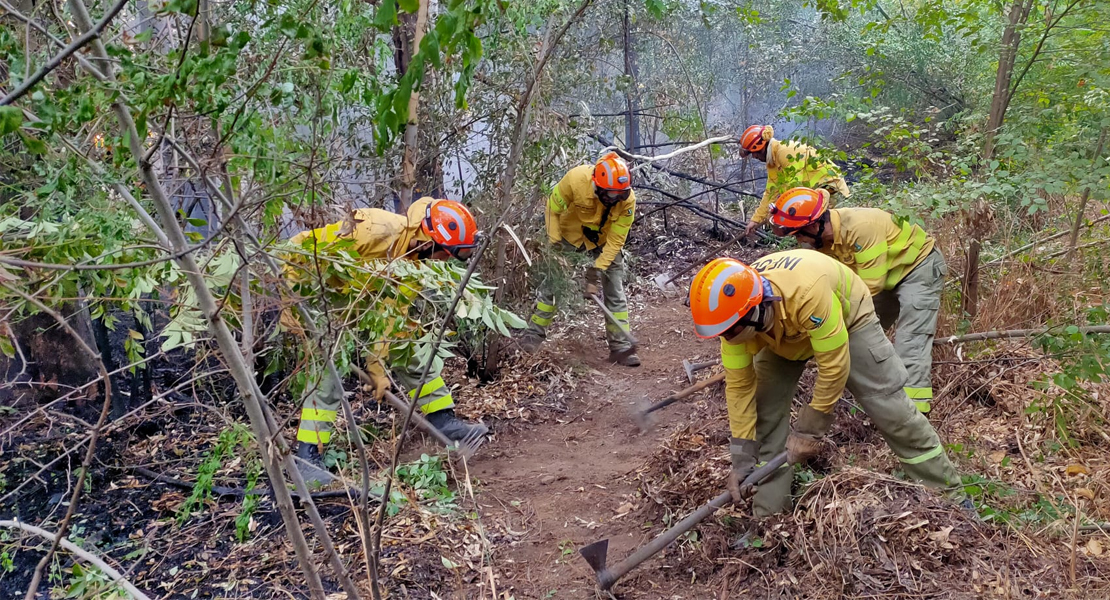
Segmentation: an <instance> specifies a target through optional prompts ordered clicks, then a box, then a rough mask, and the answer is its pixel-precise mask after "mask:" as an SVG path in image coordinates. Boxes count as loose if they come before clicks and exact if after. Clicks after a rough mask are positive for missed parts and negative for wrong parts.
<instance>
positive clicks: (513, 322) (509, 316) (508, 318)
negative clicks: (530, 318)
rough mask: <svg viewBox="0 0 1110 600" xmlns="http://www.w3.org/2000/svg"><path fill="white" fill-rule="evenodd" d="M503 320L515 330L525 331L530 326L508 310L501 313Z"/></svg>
mask: <svg viewBox="0 0 1110 600" xmlns="http://www.w3.org/2000/svg"><path fill="white" fill-rule="evenodd" d="M501 320H502V321H505V324H506V325H508V326H509V327H512V328H513V329H523V328H525V327H527V326H528V323H525V322H524V319H521V318H520V317H518V316H517V315H516V313H513V312H509V311H507V310H503V311H501Z"/></svg>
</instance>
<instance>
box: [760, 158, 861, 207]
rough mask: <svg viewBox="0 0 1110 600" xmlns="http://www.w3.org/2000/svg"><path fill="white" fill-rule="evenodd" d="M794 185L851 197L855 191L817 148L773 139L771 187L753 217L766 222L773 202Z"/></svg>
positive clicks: (764, 192)
mask: <svg viewBox="0 0 1110 600" xmlns="http://www.w3.org/2000/svg"><path fill="white" fill-rule="evenodd" d="M794 187H808V188H815V189H816V188H825V189H828V190H830V191H836V192H837V193H838V194H840V195H841V196H843V197H845V198H847V197H848V196H850V195H851V194H852V192H851V191H850V190H849V189H848V184H847V183H846V182H845V181H844V178H843V177H842V176H841V175H840V169H838V168H837V167H836V165H834V164H833V163H831V162H826V161H824V160H821V159H819V158H817V151H816V150H814V149H813V148H812V147H810V146H807V145H805V144H803V143H801V142H791V141H786V142H780V141H778V140H775V139H772V140H771V146H770V148H769V149H768V150H767V188H766V189H765V190H764V191H763V199H762V200H760V201H759V206H758V207H756V209H755V212H754V213H753V214H752V221H755V222H756V223H766V222H767V217H768V216H769V210H770V206H771V203H772V202H774V201H775V200H776V199H778V197H779V194H782V193H783V192H785V191H786V190H788V189H790V188H794Z"/></svg>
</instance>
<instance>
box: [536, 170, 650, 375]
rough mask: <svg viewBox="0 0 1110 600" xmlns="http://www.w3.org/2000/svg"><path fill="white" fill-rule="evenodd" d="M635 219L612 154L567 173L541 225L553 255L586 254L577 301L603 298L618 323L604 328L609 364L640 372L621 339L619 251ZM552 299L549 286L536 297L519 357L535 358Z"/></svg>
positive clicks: (628, 181)
mask: <svg viewBox="0 0 1110 600" xmlns="http://www.w3.org/2000/svg"><path fill="white" fill-rule="evenodd" d="M635 213H636V194H635V193H634V192H633V191H632V176H631V174H630V173H629V171H628V165H627V164H626V163H625V162H624V160H622V159H621V158H620V157H618V156H617V155H616V153H613V152H610V153H608V154H606V155H605V156H603V157H601V160H599V161H597V164H595V165H581V166H578V167H575V168H573V169H571V170H570V171H569V172H568V173H567V174H566V176H564V177H563V179H562V181H560V182H559V184H558V185H556V186H555V189H554V190H553V191H552V192H551V196H550V198H548V200H547V207H546V209H545V210H544V221H545V222H546V225H547V239H548V242H550V244H551V245H552V246H553V247H554V249H555V250H556V251H561V252H589V253H590V255H591V256H593V257H594V262H593V265H591V266H590V267H589V268H587V269H586V273H585V278H584V281H583V285H582V295H583V296H584V297H585V298H586V299H587V300H589V299H591V298H592V297H594V296H596V295H597V294H598V293H599V291H600V292H603V300H604V302H605V307H606V308H608V309H609V311H610V312H612V313H613V316H614V317H615V318H616V320H617V321H618V322H619V323H620V325H619V328H618V325H616V324H613V323H610V322H609V321H608V320H606V322H605V329H606V334H605V339H606V340H607V341H608V343H609V360H610V361H611V362H614V363H617V364H620V365H624V366H626V367H638V366H640V357H639V356H637V355H636V349H635V348H634V347H633V346H632V344H631V342H629V341H628V339H627V338H626V337H625V336H624V335H622V330H623V331H625V332H627V331H629V325H628V298H627V297H626V296H625V294H624V279H625V266H624V257H623V256H622V255H621V249H622V248H624V242H625V240H626V239H627V238H628V230H629V228H631V227H632V221H633V219H634V216H635ZM555 313H556V308H555V293H554V290H553V289H552V287H551V285H550V282H548V281H544V282H541V283H540V285H539V286H538V287H537V292H536V310H535V312H533V313H532V319H531V322H530V323H529V324H528V329H527V330H526V331H525V332H524V334H523V336H521V338H520V346H521V349H523V350H524V351H525V352H535V351H536V350H537V349H538V348H539V346H540V344H542V343H543V341H544V339H545V338H546V337H547V328H548V327H549V326H550V325H551V322H552V321H553V320H554V318H555Z"/></svg>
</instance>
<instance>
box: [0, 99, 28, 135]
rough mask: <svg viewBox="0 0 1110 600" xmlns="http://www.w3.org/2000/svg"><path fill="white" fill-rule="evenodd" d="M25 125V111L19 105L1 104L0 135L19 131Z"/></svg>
mask: <svg viewBox="0 0 1110 600" xmlns="http://www.w3.org/2000/svg"><path fill="white" fill-rule="evenodd" d="M20 125H23V111H22V110H20V109H19V107H17V106H0V135H8V134H9V133H12V132H13V131H18V130H19V127H20Z"/></svg>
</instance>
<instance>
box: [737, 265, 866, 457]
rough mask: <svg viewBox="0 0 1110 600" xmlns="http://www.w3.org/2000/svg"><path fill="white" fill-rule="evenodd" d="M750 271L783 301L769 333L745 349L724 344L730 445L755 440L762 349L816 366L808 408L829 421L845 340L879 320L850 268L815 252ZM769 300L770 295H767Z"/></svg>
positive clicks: (844, 363) (840, 382)
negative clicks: (758, 364)
mask: <svg viewBox="0 0 1110 600" xmlns="http://www.w3.org/2000/svg"><path fill="white" fill-rule="evenodd" d="M752 267H753V268H755V270H756V271H759V274H760V275H761V276H762V277H763V279H764V280H766V281H767V282H768V283H769V284H770V288H771V292H772V293H773V295H775V296H779V297H781V298H782V301H780V302H775V303H774V304H773V306H774V315H773V317H772V324H771V328H770V329H769V330H767V331H765V332H760V333H758V334H756V336H755V337H754V338H753V339H751V340H748V341H746V342H740V343H736V344H732V343H729V342H728V340H726V339H725V338H724V337H722V338H721V364H722V365H723V366H724V368H725V400H726V402H727V404H728V421H729V429H731V431H732V437H735V438H739V439H744V440H754V439H755V422H756V409H755V388H756V374H755V368H754V366H753V364H752V360H753V359H754V358H755V355H756V354H757V353H759V351H760V350H762V349H763V348H768V349H770V351H771V352H774V353H775V354H777V355H779V356H781V357H783V358H785V359H788V360H806V359H808V358H811V357H812V358H814V359H815V360H816V361H817V383H815V384H814V386H813V399H812V401H811V402H810V406H812V407H813V408H814V409H816V410H819V411H821V412H823V413H826V414H828V413H831V412H832V410H833V407H834V406H836V401H837V400H838V399H839V398H840V394H841V393H842V392H843V390H844V385H845V383H846V382H847V381H848V369H849V368H850V366H851V363H850V360H849V358H848V333H849V332H852V331H855V330H856V329H857V328H858V327H860V326H862V325H864V324H865V323H867V322H868V321H869V320H870V319H873V318H875V316H874V315H875V307H874V304H872V302H871V294H870V293H868V291H867V287H866V286H864V284H863V281H861V280H860V278H859V276H858V275H856V274H855V273H853V272H852V270H851V269H849V268H848V267H846V266H844V265H842V264H840V263H838V262H836V261H835V260H833V259H832V258H829V257H828V256H825V255H824V254H821V253H819V252H814V251H813V250H789V251H787V252H776V253H774V254H768V255H767V256H764V257H763V258H761V259H759V260H757V261H755V262H754V263H752ZM764 293H765V294H766V289H765V290H764Z"/></svg>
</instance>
